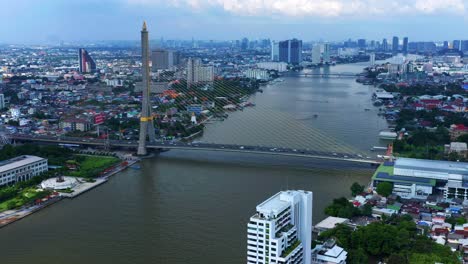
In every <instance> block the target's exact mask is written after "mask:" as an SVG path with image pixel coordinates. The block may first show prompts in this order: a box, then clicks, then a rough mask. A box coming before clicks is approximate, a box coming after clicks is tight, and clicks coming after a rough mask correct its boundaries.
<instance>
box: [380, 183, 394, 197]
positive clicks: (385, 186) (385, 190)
mask: <svg viewBox="0 0 468 264" xmlns="http://www.w3.org/2000/svg"><path fill="white" fill-rule="evenodd" d="M392 191H393V184H392V183H390V182H381V183H379V184H378V185H377V193H378V194H380V195H382V196H384V197H387V196H389V195H390V194H392Z"/></svg>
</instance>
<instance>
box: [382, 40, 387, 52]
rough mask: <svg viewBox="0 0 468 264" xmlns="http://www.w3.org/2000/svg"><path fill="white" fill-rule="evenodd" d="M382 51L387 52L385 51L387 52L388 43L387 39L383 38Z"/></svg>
mask: <svg viewBox="0 0 468 264" xmlns="http://www.w3.org/2000/svg"><path fill="white" fill-rule="evenodd" d="M382 50H383V51H387V50H388V42H387V39H386V38H384V39H383V40H382Z"/></svg>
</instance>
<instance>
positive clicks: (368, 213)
mask: <svg viewBox="0 0 468 264" xmlns="http://www.w3.org/2000/svg"><path fill="white" fill-rule="evenodd" d="M361 214H362V215H365V216H371V215H372V205H370V204H367V203H366V204H365V205H364V206H362V208H361Z"/></svg>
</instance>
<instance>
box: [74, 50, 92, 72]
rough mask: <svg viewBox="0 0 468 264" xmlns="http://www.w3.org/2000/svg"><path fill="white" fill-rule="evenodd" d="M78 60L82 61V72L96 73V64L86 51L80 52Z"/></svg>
mask: <svg viewBox="0 0 468 264" xmlns="http://www.w3.org/2000/svg"><path fill="white" fill-rule="evenodd" d="M78 58H79V60H80V72H81V73H90V72H95V71H96V63H95V62H94V60H93V58H91V56H90V55H89V53H88V51H86V50H85V49H79V50H78Z"/></svg>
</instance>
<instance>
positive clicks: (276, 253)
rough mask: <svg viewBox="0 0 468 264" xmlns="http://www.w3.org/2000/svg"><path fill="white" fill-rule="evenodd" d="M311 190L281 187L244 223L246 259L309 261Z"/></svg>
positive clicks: (255, 260)
mask: <svg viewBox="0 0 468 264" xmlns="http://www.w3.org/2000/svg"><path fill="white" fill-rule="evenodd" d="M311 242H312V192H306V191H281V192H279V193H277V194H275V195H273V196H272V197H270V198H269V199H267V200H266V201H264V202H263V203H261V204H259V205H258V206H257V213H256V214H255V215H254V216H252V217H251V218H250V222H249V223H248V224H247V263H259V264H260V263H283V264H286V263H288V264H296V263H311Z"/></svg>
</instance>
